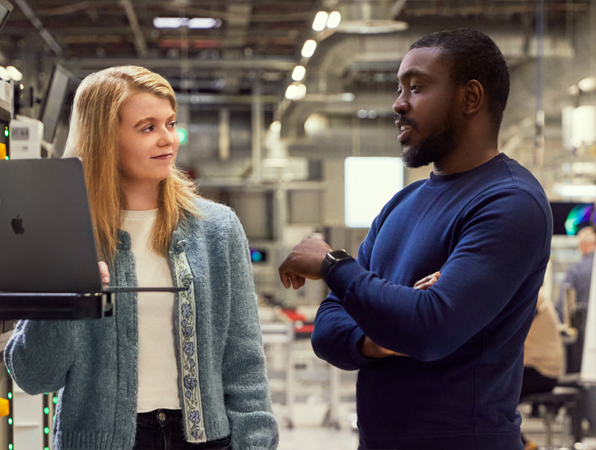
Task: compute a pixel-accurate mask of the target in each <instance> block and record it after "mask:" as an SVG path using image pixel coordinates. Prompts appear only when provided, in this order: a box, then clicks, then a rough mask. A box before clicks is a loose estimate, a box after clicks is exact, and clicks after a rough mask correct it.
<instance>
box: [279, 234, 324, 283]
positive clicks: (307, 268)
mask: <svg viewBox="0 0 596 450" xmlns="http://www.w3.org/2000/svg"><path fill="white" fill-rule="evenodd" d="M330 251H332V248H331V247H329V245H327V243H326V242H325V241H323V240H322V239H319V238H310V239H302V241H300V243H299V244H298V245H297V246H296V247H294V248H293V249H292V253H290V254H289V255H288V257H287V258H286V259H285V261H284V262H283V263H281V266H279V278H281V282H282V283H283V285H284V287H285V288H286V289H289V288H290V286H292V287H293V288H294V289H298V288H301V287H302V286H304V282H305V280H306V278H308V279H309V280H318V279H320V278H321V265H322V264H323V260H324V259H325V255H326V254H327V253H328V252H330Z"/></svg>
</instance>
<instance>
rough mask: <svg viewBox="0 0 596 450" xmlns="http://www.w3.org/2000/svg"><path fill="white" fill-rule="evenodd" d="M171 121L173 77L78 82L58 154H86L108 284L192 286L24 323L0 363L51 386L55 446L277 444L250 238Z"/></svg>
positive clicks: (24, 379) (61, 449) (177, 449)
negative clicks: (202, 178) (180, 164)
mask: <svg viewBox="0 0 596 450" xmlns="http://www.w3.org/2000/svg"><path fill="white" fill-rule="evenodd" d="M175 123H176V100H175V95H174V92H173V90H172V88H171V86H170V85H169V84H168V82H167V81H166V80H165V79H163V78H162V77H161V76H159V75H157V74H155V73H153V72H151V71H149V70H147V69H144V68H142V67H136V66H123V67H114V68H110V69H106V70H103V71H100V72H97V73H94V74H92V75H89V76H88V77H87V78H85V80H83V82H82V83H81V85H80V87H79V88H78V90H77V93H76V96H75V102H74V110H73V115H72V119H71V132H70V135H69V139H68V142H67V148H66V151H65V156H78V157H80V158H81V159H82V161H83V167H84V171H85V178H86V182H87V190H88V195H89V203H90V208H91V215H92V219H93V224H94V229H95V237H96V245H97V249H98V253H99V255H100V257H101V259H103V260H104V261H106V263H107V265H106V263H100V266H103V267H102V277H103V281H104V282H109V281H110V280H111V281H112V282H113V284H115V285H118V286H168V285H169V286H188V290H186V291H184V292H182V293H179V294H176V295H174V294H168V293H138V294H136V293H126V294H118V296H117V298H116V301H115V311H116V312H115V315H114V317H110V318H104V319H101V320H96V321H33V320H26V321H21V322H19V324H18V325H17V328H16V330H15V332H14V334H13V336H12V338H11V340H10V342H9V343H8V344H7V346H6V350H5V359H6V363H7V366H8V368H9V370H10V373H11V376H12V377H13V379H14V380H15V381H16V382H17V384H18V385H19V386H20V387H21V388H22V389H23V390H25V391H26V392H28V393H30V394H37V393H42V392H54V391H59V401H58V405H57V409H56V418H55V422H54V448H55V449H56V450H82V449H98V450H99V449H102V450H107V449H114V450H131V449H134V450H150V449H151V450H153V449H172V450H183V449H197V450H198V449H222V450H223V449H233V450H249V449H255V450H257V449H258V450H261V449H275V448H276V446H277V440H278V436H277V424H276V422H275V419H274V418H273V415H272V414H271V409H270V401H269V393H268V385H267V379H266V375H265V361H264V354H263V351H262V344H261V333H260V327H259V321H258V316H257V304H256V296H255V291H254V286H253V282H252V272H251V265H250V258H249V253H248V245H247V242H246V238H245V236H244V232H243V230H242V226H241V225H240V222H239V221H238V219H237V217H236V216H235V215H234V213H233V212H232V211H231V210H230V209H229V208H227V207H225V206H222V205H218V204H215V203H212V202H209V201H207V200H204V199H202V198H200V197H199V196H197V195H196V193H195V191H194V185H193V183H192V182H191V181H189V180H188V179H186V178H185V177H184V176H183V175H182V173H181V172H180V171H179V170H178V169H177V168H176V166H175V165H174V161H175V158H176V153H177V150H178V146H179V140H178V135H177V133H176V128H175Z"/></svg>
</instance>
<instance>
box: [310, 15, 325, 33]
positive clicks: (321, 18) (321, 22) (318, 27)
mask: <svg viewBox="0 0 596 450" xmlns="http://www.w3.org/2000/svg"><path fill="white" fill-rule="evenodd" d="M328 18H329V14H327V13H326V12H325V11H319V12H318V13H317V15H316V16H315V20H313V23H312V29H313V30H314V31H323V30H324V29H325V25H327V19H328Z"/></svg>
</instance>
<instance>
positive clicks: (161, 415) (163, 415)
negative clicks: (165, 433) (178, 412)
mask: <svg viewBox="0 0 596 450" xmlns="http://www.w3.org/2000/svg"><path fill="white" fill-rule="evenodd" d="M157 417H158V419H159V420H161V421H162V422H163V421H165V420H166V413H164V412H163V411H161V412H160V413H159V414H158V416H157Z"/></svg>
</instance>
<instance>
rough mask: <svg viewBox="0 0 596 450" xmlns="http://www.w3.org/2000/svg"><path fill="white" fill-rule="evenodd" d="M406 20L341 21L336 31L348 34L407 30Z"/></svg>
mask: <svg viewBox="0 0 596 450" xmlns="http://www.w3.org/2000/svg"><path fill="white" fill-rule="evenodd" d="M408 27H409V25H408V23H407V22H402V21H400V20H353V21H347V22H342V24H341V26H340V27H338V28H337V31H338V32H341V33H349V34H383V33H395V32H397V31H404V30H407V29H408Z"/></svg>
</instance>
